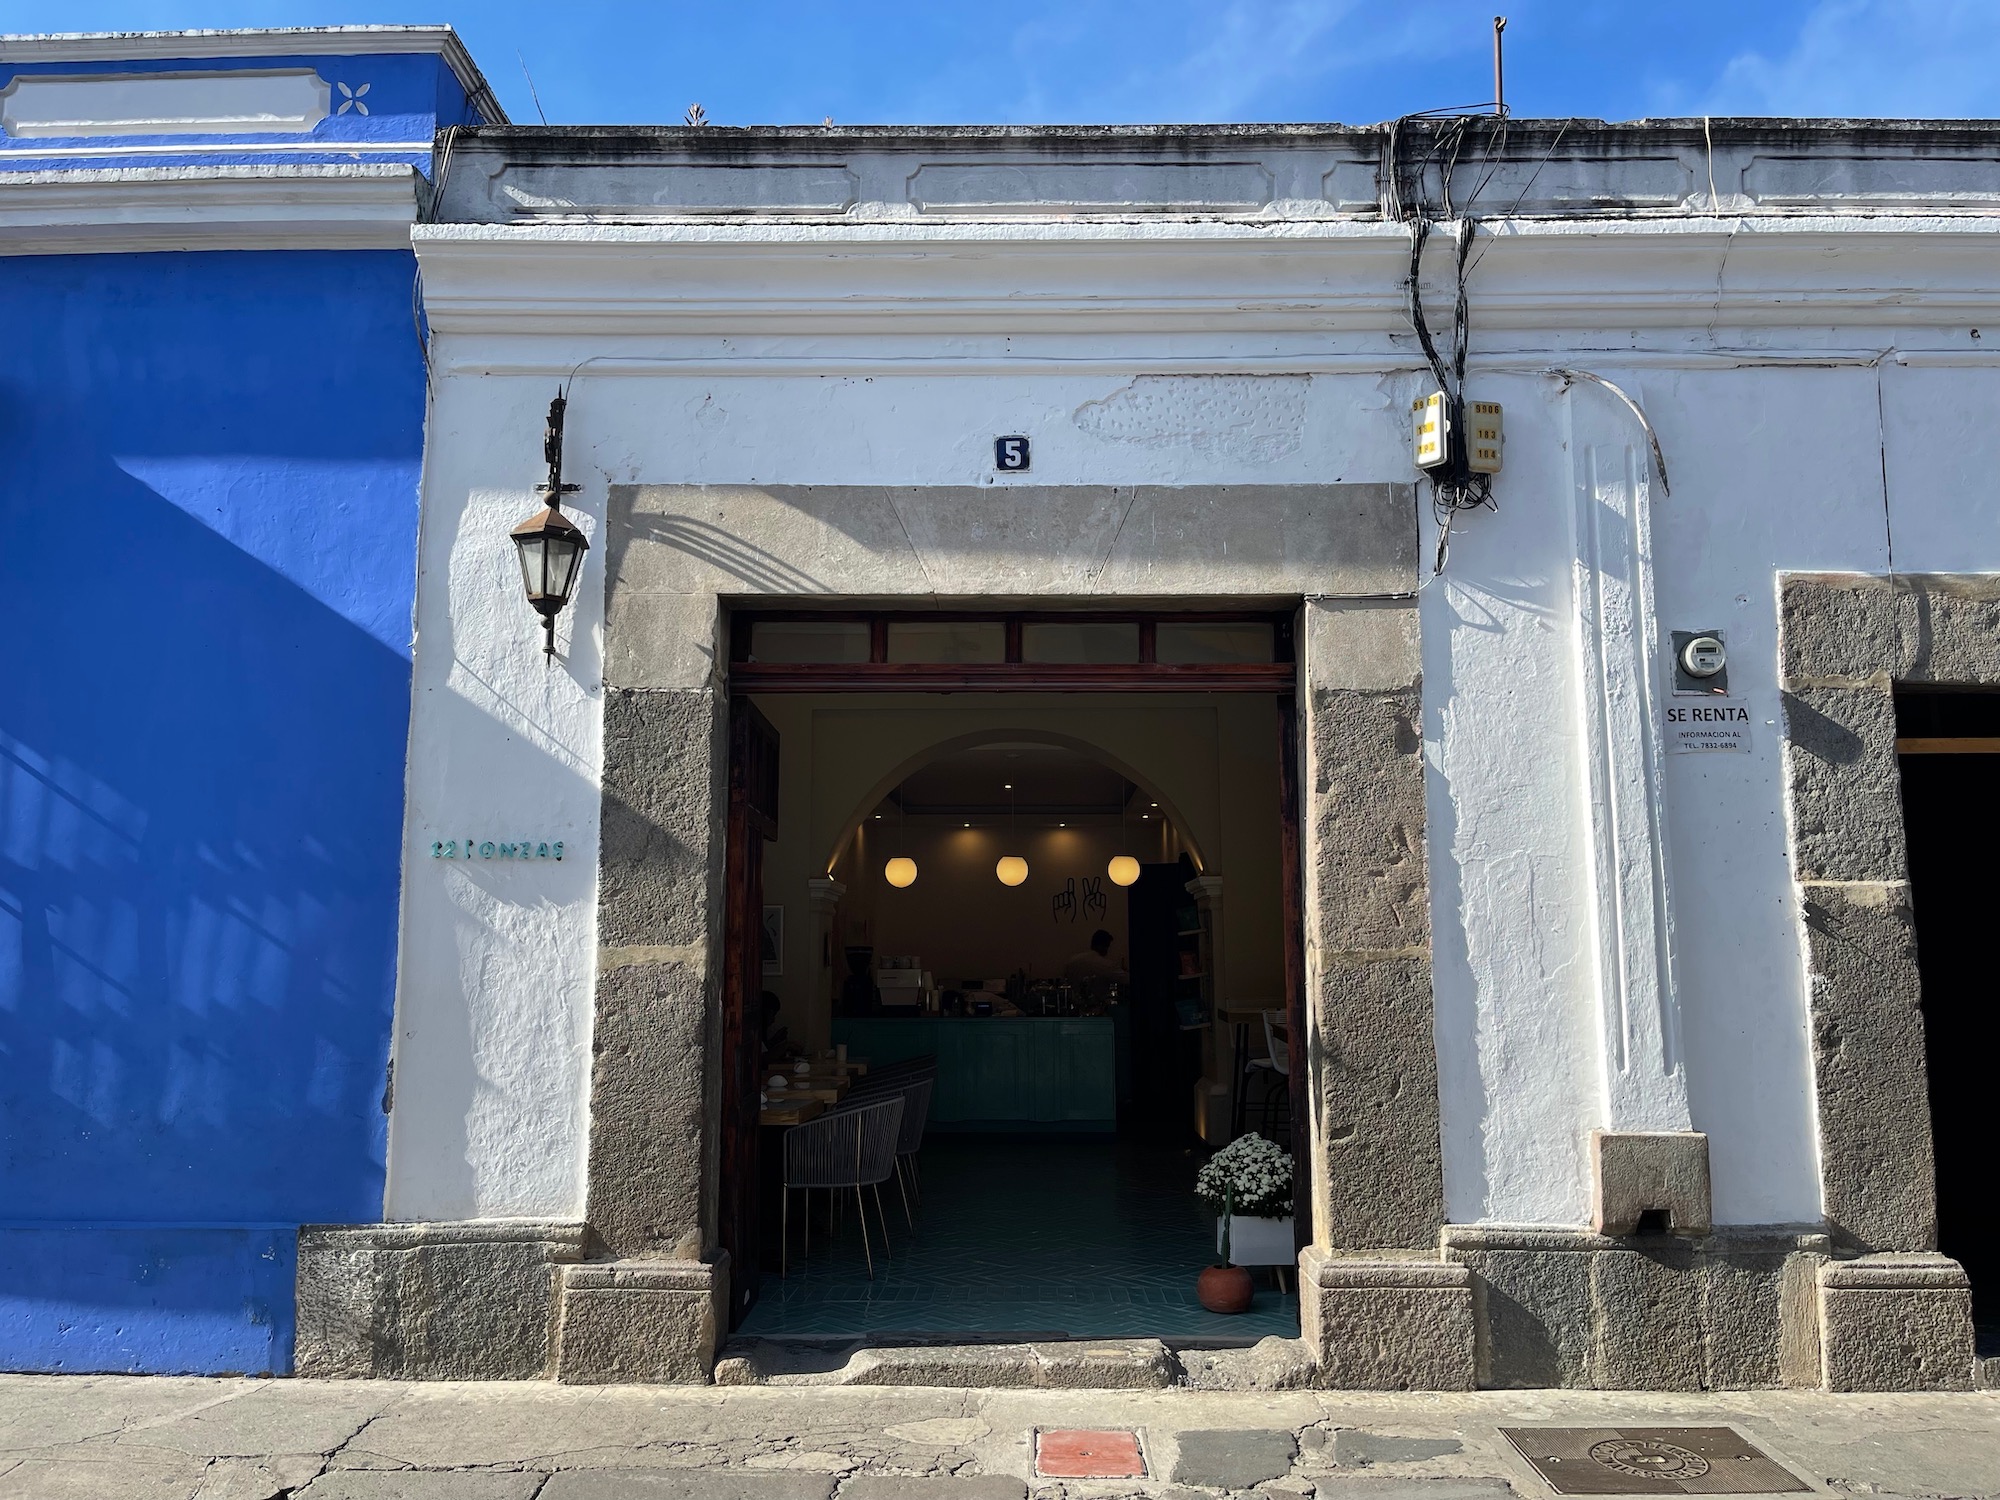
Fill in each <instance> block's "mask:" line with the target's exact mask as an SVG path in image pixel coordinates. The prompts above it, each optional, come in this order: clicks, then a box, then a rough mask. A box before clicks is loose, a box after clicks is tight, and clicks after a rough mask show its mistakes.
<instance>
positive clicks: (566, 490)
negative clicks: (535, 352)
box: [511, 396, 590, 657]
mask: <svg viewBox="0 0 2000 1500" xmlns="http://www.w3.org/2000/svg"><path fill="white" fill-rule="evenodd" d="M568 405H569V403H568V402H567V401H565V400H564V399H563V398H562V397H561V396H557V397H556V398H555V400H553V401H551V402H550V403H549V426H548V431H547V432H545V433H544V434H543V435H542V455H543V457H545V458H546V459H548V461H549V481H548V483H547V484H544V485H540V486H538V487H537V489H536V493H537V494H542V495H547V496H548V497H549V505H548V509H547V510H543V511H538V512H536V513H535V514H534V515H532V516H530V517H528V519H527V520H525V521H523V522H522V523H521V524H520V525H519V526H516V527H515V528H514V530H513V532H512V533H511V535H512V536H513V538H514V545H515V547H517V548H518V549H520V554H521V581H522V583H524V584H525V585H526V586H527V589H528V603H529V604H530V605H532V606H533V607H534V610H535V613H536V614H538V615H540V616H541V617H542V631H543V645H542V652H543V654H544V655H546V656H550V657H553V656H554V655H555V654H556V616H557V615H559V614H561V613H562V612H563V606H565V605H566V604H568V603H569V601H570V595H571V594H572V593H574V592H575V590H576V580H577V575H578V574H580V573H581V572H582V571H583V554H584V553H586V552H588V551H589V550H590V541H589V539H588V538H587V537H585V536H584V534H583V532H582V531H581V530H580V529H579V528H578V527H577V525H576V524H575V523H574V522H573V521H571V520H570V519H569V517H568V516H565V515H564V514H563V513H562V497H563V496H564V495H568V494H574V493H575V492H576V489H577V486H575V485H573V484H564V483H563V477H562V440H563V411H564V409H565V408H566V407H567V406H568Z"/></svg>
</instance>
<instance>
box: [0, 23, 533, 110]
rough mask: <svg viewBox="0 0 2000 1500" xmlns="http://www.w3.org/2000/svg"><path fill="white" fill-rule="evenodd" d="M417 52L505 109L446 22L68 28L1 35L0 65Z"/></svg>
mask: <svg viewBox="0 0 2000 1500" xmlns="http://www.w3.org/2000/svg"><path fill="white" fill-rule="evenodd" d="M399 53H417V54H428V55H431V56H436V57H441V58H443V59H444V63H445V66H446V67H448V68H450V69H451V71H452V72H453V73H454V74H456V75H457V76H458V82H459V86H460V87H461V88H463V89H464V90H465V93H466V97H467V98H469V99H470V100H471V101H472V105H473V108H475V109H477V110H478V111H479V112H480V114H481V115H483V116H485V118H486V120H487V122H488V123H489V124H493V125H505V124H507V123H508V120H507V112H506V111H505V110H503V109H502V108H501V107H500V101H499V100H498V99H496V98H495V97H494V96H493V90H492V89H491V88H489V87H488V86H487V83H486V75H485V74H483V73H481V72H480V71H479V65H478V64H477V63H475V62H474V61H473V60H472V54H471V53H470V52H468V51H466V49H465V43H464V42H462V41H460V40H459V36H458V33H457V32H456V31H454V30H453V29H452V28H451V27H449V26H275V27H260V28H243V29H231V30H213V31H67V32H51V33H48V34H47V35H42V36H0V62H14V63H56V62H139V61H146V62H157V61H160V60H162V59H180V58H185V59H187V60H188V61H189V62H191V63H196V62H200V61H202V60H203V59H206V58H221V57H230V58H235V57H299V56H305V57H313V56H339V57H350V56H352V57H376V56H382V55H385V54H399Z"/></svg>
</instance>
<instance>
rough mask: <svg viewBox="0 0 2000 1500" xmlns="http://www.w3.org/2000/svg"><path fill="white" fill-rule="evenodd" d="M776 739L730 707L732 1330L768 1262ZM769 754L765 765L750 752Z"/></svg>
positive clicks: (725, 1088)
mask: <svg viewBox="0 0 2000 1500" xmlns="http://www.w3.org/2000/svg"><path fill="white" fill-rule="evenodd" d="M777 743H778V731H777V730H776V729H775V728H774V727H773V726H772V724H771V721H770V720H769V719H767V718H765V717H764V715H763V714H762V713H761V712H760V711H759V710H758V708H757V705H756V704H754V703H752V702H751V701H750V700H749V699H748V698H747V697H741V696H732V697H731V698H730V700H729V804H728V814H727V818H726V822H725V828H726V833H725V847H724V851H723V893H724V896H723V912H724V917H723V944H724V947H723V965H722V1027H721V1031H722V1035H721V1046H720V1048H719V1054H720V1061H721V1069H722V1080H721V1082H722V1088H721V1103H720V1115H721V1121H722V1139H721V1141H720V1143H719V1147H720V1149H719V1150H718V1152H717V1158H718V1162H719V1166H718V1174H719V1181H718V1182H717V1184H716V1189H717V1191H716V1219H717V1225H716V1231H717V1233H716V1237H717V1239H718V1241H719V1242H720V1243H721V1245H722V1247H723V1248H724V1249H725V1250H727V1251H728V1252H729V1255H730V1258H731V1262H732V1264H734V1265H736V1266H737V1267H738V1268H739V1271H738V1274H737V1275H736V1276H735V1277H734V1278H732V1284H731V1287H730V1297H729V1303H730V1306H729V1326H730V1327H731V1328H732V1329H733V1328H734V1327H735V1326H736V1325H737V1324H738V1323H739V1322H741V1321H742V1318H743V1314H744V1313H746V1312H748V1311H749V1309H750V1306H751V1304H752V1303H753V1302H754V1301H755V1300H756V1289H757V1281H758V1276H757V1274H756V1273H757V1272H758V1271H759V1270H761V1261H762V1234H761V1226H760V1223H759V1220H760V1217H761V1215H760V1208H761V1203H760V1196H759V1195H760V1194H761V1193H762V1191H763V1176H762V1168H761V1164H760V1162H759V1160H758V1134H757V1132H758V1124H757V1107H756V1100H757V1093H758V1090H757V1076H756V1075H757V1073H758V1071H759V1069H760V1065H761V1063H762V1061H763V1057H762V1052H763V1047H762V1036H761V1033H760V1032H759V1030H758V1026H757V1015H758V1010H759V1006H758V1004H757V1003H756V1001H755V998H754V997H755V996H756V995H760V994H761V993H762V990H763V975H762V972H761V970H762V964H761V961H759V962H758V963H757V964H756V965H755V969H756V970H757V973H756V983H755V984H754V985H753V984H752V982H751V975H752V970H753V964H752V958H753V957H755V956H758V955H759V954H760V951H761V950H760V944H761V941H762V936H763V918H764V912H763V890H764V843H765V841H766V840H767V839H772V838H775V837H777V833H778V775H777V755H776V753H775V747H776V746H777ZM757 744H767V745H769V746H771V747H772V752H771V753H770V754H769V758H768V761H766V760H765V759H763V758H762V757H761V756H760V755H758V754H755V753H753V751H754V748H755V746H756V745H757Z"/></svg>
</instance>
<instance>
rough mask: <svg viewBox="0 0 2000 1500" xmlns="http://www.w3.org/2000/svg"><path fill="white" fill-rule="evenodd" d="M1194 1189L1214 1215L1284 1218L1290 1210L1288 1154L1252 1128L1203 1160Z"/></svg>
mask: <svg viewBox="0 0 2000 1500" xmlns="http://www.w3.org/2000/svg"><path fill="white" fill-rule="evenodd" d="M1194 1191H1195V1196H1196V1197H1198V1198H1200V1199H1201V1201H1202V1202H1203V1203H1205V1204H1207V1205H1208V1206H1209V1207H1210V1208H1211V1209H1213V1210H1214V1211H1215V1212H1216V1213H1218V1214H1240V1215H1242V1216H1243V1217H1245V1218H1260V1219H1282V1218H1285V1217H1287V1216H1288V1215H1289V1214H1290V1213H1291V1211H1292V1155H1291V1153H1290V1152H1289V1151H1287V1150H1285V1149H1284V1148H1283V1147H1282V1146H1279V1145H1278V1144H1276V1143H1275V1142H1273V1141H1267V1140H1265V1139H1264V1138H1263V1137H1262V1136H1261V1135H1259V1134H1257V1132H1256V1131H1254V1130H1253V1131H1251V1132H1250V1133H1249V1134H1247V1135H1240V1136H1238V1137H1237V1138H1236V1139H1235V1140H1233V1141H1231V1142H1230V1143H1229V1144H1228V1145H1226V1146H1224V1147H1223V1148H1222V1149H1221V1150H1220V1151H1218V1152H1216V1153H1215V1155H1213V1156H1211V1157H1210V1158H1209V1159H1208V1160H1207V1161H1206V1162H1205V1163H1203V1165H1202V1169H1201V1171H1200V1173H1199V1174H1198V1175H1197V1176H1196V1177H1195V1180H1194Z"/></svg>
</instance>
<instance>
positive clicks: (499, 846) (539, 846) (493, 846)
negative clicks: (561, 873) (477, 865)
mask: <svg viewBox="0 0 2000 1500" xmlns="http://www.w3.org/2000/svg"><path fill="white" fill-rule="evenodd" d="M562 857H563V841H562V840H561V839H519V840H515V839H432V840H431V858H432V859H561V858H562Z"/></svg>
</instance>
